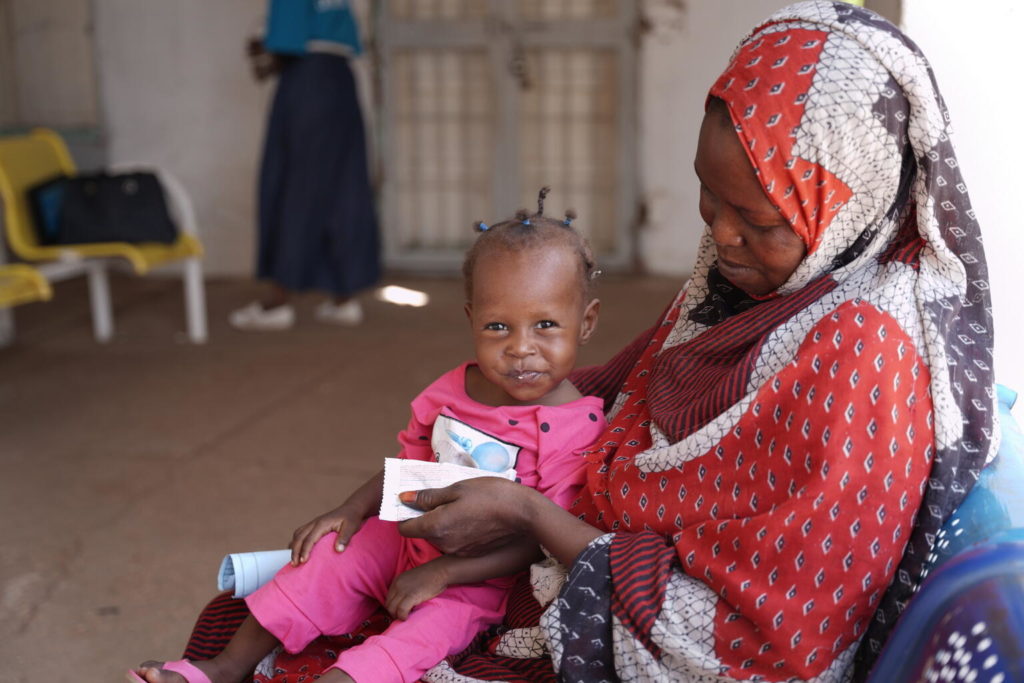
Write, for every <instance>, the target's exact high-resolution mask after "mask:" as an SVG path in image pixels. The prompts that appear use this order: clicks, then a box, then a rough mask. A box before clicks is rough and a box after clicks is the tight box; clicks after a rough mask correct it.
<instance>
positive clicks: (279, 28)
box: [229, 0, 380, 330]
mask: <svg viewBox="0 0 1024 683" xmlns="http://www.w3.org/2000/svg"><path fill="white" fill-rule="evenodd" d="M269 10H270V11H269V14H268V17H267V31H266V36H265V38H264V39H263V41H262V44H259V43H257V44H255V45H251V53H252V56H253V60H254V70H255V72H256V75H257V78H261V77H265V76H267V75H269V74H270V73H273V72H274V71H279V73H280V80H279V82H278V85H277V91H276V93H275V95H274V102H273V105H272V108H271V112H270V118H269V120H268V123H267V133H266V139H265V142H264V148H263V161H262V166H261V171H260V181H259V206H258V209H259V240H258V255H257V267H256V275H257V277H258V278H259V279H261V280H266V281H268V288H267V291H266V293H265V294H264V296H263V297H262V298H261V299H260V300H258V301H255V302H253V303H251V304H249V305H247V306H245V307H244V308H240V309H238V310H236V311H234V312H233V313H231V315H230V316H229V321H230V323H231V324H232V325H233V326H234V327H236V328H238V329H241V330H286V329H289V328H291V327H292V325H294V324H295V309H294V307H293V305H292V303H291V299H292V295H293V294H294V293H296V292H303V291H307V290H318V291H323V292H327V293H328V294H329V298H328V299H327V300H325V301H323V302H322V303H321V304H320V305H319V306H318V307H317V308H316V318H317V319H318V320H321V321H323V322H330V323H337V324H340V325H358V324H359V323H360V322H362V320H363V311H362V307H361V306H360V303H359V300H358V299H357V298H355V296H356V294H357V293H358V292H359V291H361V290H363V289H366V288H368V287H371V286H373V285H374V284H376V282H377V280H378V279H379V277H380V253H379V252H380V244H379V242H380V239H379V236H378V230H377V218H376V214H375V210H374V204H373V201H374V200H373V191H372V189H371V187H370V182H369V177H368V171H367V154H366V137H365V131H364V127H363V118H362V113H361V111H360V108H359V99H358V95H357V89H356V83H355V80H354V78H353V74H352V70H351V68H350V67H349V59H350V58H352V57H355V56H358V55H359V54H361V52H362V46H361V43H360V40H359V31H358V26H357V25H356V20H355V17H354V16H353V14H352V11H351V8H350V7H349V3H348V1H347V0H271V2H270V6H269Z"/></svg>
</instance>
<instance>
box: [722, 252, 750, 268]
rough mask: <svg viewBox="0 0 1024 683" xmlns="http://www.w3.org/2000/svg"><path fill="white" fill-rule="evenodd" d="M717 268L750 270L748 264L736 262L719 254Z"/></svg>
mask: <svg viewBox="0 0 1024 683" xmlns="http://www.w3.org/2000/svg"><path fill="white" fill-rule="evenodd" d="M718 269H719V270H730V271H732V272H738V271H741V270H750V266H745V265H743V264H742V263H736V262H735V261H730V260H728V259H724V258H722V257H721V256H719V257H718Z"/></svg>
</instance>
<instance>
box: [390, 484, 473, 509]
mask: <svg viewBox="0 0 1024 683" xmlns="http://www.w3.org/2000/svg"><path fill="white" fill-rule="evenodd" d="M457 487H458V484H452V485H451V486H446V487H444V488H443V489H421V490H419V491H402V492H401V493H399V494H398V500H400V501H402V503H403V504H404V505H408V506H409V507H411V508H415V509H417V510H423V511H427V510H433V509H434V508H436V507H437V506H438V505H444V504H445V503H451V502H452V501H454V500H455V499H456V498H458V497H459V496H458V489H457Z"/></svg>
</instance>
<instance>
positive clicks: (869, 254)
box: [190, 0, 998, 683]
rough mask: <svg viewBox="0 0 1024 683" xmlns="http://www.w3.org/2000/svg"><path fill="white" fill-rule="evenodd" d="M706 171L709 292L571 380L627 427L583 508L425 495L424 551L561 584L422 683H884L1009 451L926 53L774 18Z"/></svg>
mask: <svg viewBox="0 0 1024 683" xmlns="http://www.w3.org/2000/svg"><path fill="white" fill-rule="evenodd" d="M694 167H695V170H696V174H697V180H698V181H699V182H700V186H701V191H700V207H699V208H700V217H701V219H702V220H703V223H704V224H705V227H704V230H703V234H702V237H701V242H700V248H699V253H698V257H697V262H696V264H695V265H694V270H693V276H692V279H691V280H690V281H689V282H688V284H686V285H685V286H684V288H683V290H682V291H680V293H679V294H678V296H677V297H676V299H675V300H674V301H673V302H671V304H670V305H669V306H668V307H667V309H666V310H665V312H664V314H663V315H662V316H660V317H659V318H658V319H657V320H656V321H655V324H654V325H653V326H652V327H651V328H650V329H649V330H647V331H646V332H644V333H643V334H641V335H640V336H639V337H638V338H637V339H636V340H635V341H634V343H632V344H631V345H629V346H628V347H627V348H626V349H624V350H623V351H621V352H620V353H619V355H618V356H616V357H615V358H614V359H612V360H611V361H610V362H609V363H607V364H606V365H604V366H601V367H598V368H589V369H584V370H582V371H580V372H578V373H576V374H574V375H573V376H572V379H573V382H574V383H575V384H576V386H577V387H579V389H580V391H582V392H584V393H588V394H596V395H599V396H603V397H605V399H606V401H607V403H606V405H608V406H611V408H610V410H609V424H608V427H607V428H606V430H605V431H604V433H603V434H602V435H601V437H600V438H599V439H598V440H597V441H596V442H595V444H594V446H593V447H592V448H591V449H590V453H589V454H588V455H587V460H588V466H587V482H586V485H585V486H584V488H583V490H582V491H581V492H580V496H579V498H578V500H577V502H576V503H575V504H574V505H573V506H572V507H571V508H570V509H569V510H568V511H564V510H561V509H560V508H557V507H555V506H552V505H549V504H548V503H547V502H546V501H545V500H544V499H543V498H542V497H540V496H538V495H536V493H535V492H533V491H531V490H530V489H527V488H525V487H515V486H513V485H511V484H509V483H508V482H502V481H499V480H496V479H494V478H482V479H476V480H473V481H464V482H459V483H458V484H455V485H453V486H450V487H447V488H444V489H434V490H425V491H420V492H419V493H418V494H412V495H410V496H409V497H408V499H409V500H410V502H413V503H414V504H415V505H417V506H419V507H421V508H423V509H427V510H429V512H427V513H426V514H424V515H423V516H421V517H418V518H416V519H412V520H408V521H405V522H402V523H401V525H400V531H401V532H402V533H403V534H405V535H407V536H411V537H416V538H425V539H427V540H429V541H430V542H431V543H433V544H434V545H435V546H436V547H438V548H440V549H441V550H443V551H445V552H449V553H456V554H465V555H471V554H476V553H479V552H482V551H486V550H488V549H490V548H492V547H497V546H499V545H500V544H501V543H503V542H505V541H506V539H507V538H509V537H515V538H522V537H524V536H525V537H527V538H533V539H535V540H536V541H537V542H539V543H540V544H541V545H542V546H543V547H544V548H545V549H546V550H547V551H548V552H549V553H550V554H551V555H552V556H554V557H555V558H557V559H558V560H559V562H561V564H562V565H564V566H565V567H566V568H567V575H566V578H565V581H564V584H563V585H562V586H561V587H560V588H559V589H555V588H553V587H552V586H551V585H550V581H548V583H547V584H546V585H542V584H541V583H539V582H538V583H536V584H535V585H533V586H530V585H529V584H523V585H522V590H521V591H514V592H513V594H512V596H510V598H509V608H508V613H507V615H506V619H505V622H504V625H503V627H502V628H500V629H497V630H496V631H495V633H494V634H492V635H493V637H491V638H489V639H487V641H486V642H484V643H483V644H482V645H480V646H479V647H474V648H472V649H470V650H468V651H467V652H465V653H463V654H462V655H460V656H458V657H454V658H451V659H450V660H449V661H446V662H444V663H442V664H441V665H439V666H438V667H435V668H434V669H432V670H431V671H429V672H427V674H426V675H425V676H424V680H427V681H463V682H464V683H465V682H466V681H473V680H478V681H479V680H490V681H522V680H528V681H555V680H560V681H588V682H589V681H601V680H611V681H614V680H627V681H686V682H688V683H692V682H705V681H716V682H728V681H750V680H760V681H801V680H802V681H809V680H813V681H816V682H818V683H825V682H831V681H845V680H848V679H849V678H850V676H851V673H852V675H853V677H854V678H855V679H863V678H864V677H866V676H867V674H868V672H869V671H870V668H871V665H872V662H873V660H874V658H875V656H876V655H877V653H878V651H879V649H880V648H881V645H882V643H884V641H885V639H886V636H887V635H888V631H889V629H891V628H892V626H893V624H894V623H896V620H897V617H898V615H899V613H900V610H901V608H902V606H903V605H904V604H905V603H906V602H907V601H908V600H910V599H911V596H912V595H913V592H914V589H915V586H916V585H917V584H918V582H919V581H920V580H921V577H922V575H923V572H924V570H925V568H926V567H927V563H928V555H929V552H930V551H931V549H932V543H933V542H934V539H935V536H936V534H937V532H938V530H939V529H940V528H941V526H942V524H943V522H944V521H945V520H946V518H947V517H948V516H949V515H950V513H951V512H952V511H953V510H954V509H955V508H956V507H957V505H959V504H960V502H961V501H962V500H963V498H964V496H965V495H967V493H968V491H970V489H971V487H972V485H973V483H974V481H975V480H976V479H977V477H978V476H979V472H980V470H981V468H982V467H983V466H984V465H985V464H986V463H987V462H988V461H989V460H990V459H991V458H992V457H993V456H994V455H995V453H996V450H997V446H998V444H997V441H998V436H997V435H998V429H997V425H996V424H995V419H996V408H995V391H994V378H993V374H992V369H991V357H992V338H993V332H992V318H991V300H990V296H989V286H988V276H987V272H986V266H985V253H984V249H983V248H982V241H981V232H980V229H979V226H978V224H977V221H976V220H975V216H974V212H973V210H972V209H971V204H970V199H969V197H968V194H967V188H966V185H965V184H964V181H963V178H962V177H961V176H960V170H959V165H958V164H957V161H956V154H955V153H954V151H953V147H952V142H951V140H950V124H949V119H948V115H947V112H946V108H945V105H944V104H943V101H942V97H941V96H940V94H939V91H938V89H937V86H936V82H935V78H934V75H933V74H932V72H931V69H930V67H929V66H928V62H927V60H926V58H925V57H924V55H922V54H921V51H920V50H919V49H918V47H917V46H916V45H915V44H914V43H913V41H911V40H910V39H909V38H908V37H907V36H905V35H904V34H903V33H901V32H900V31H899V30H898V29H897V28H896V27H894V26H892V25H891V24H889V23H888V22H887V21H885V20H884V19H882V18H881V17H879V16H877V15H876V14H874V13H872V12H869V11H867V10H864V9H860V8H856V7H853V6H851V5H848V4H846V3H842V2H828V1H826V0H816V1H814V2H803V3H799V4H796V5H792V6H789V7H786V8H784V9H781V10H779V11H778V12H777V13H775V14H774V15H773V16H771V17H769V19H768V20H767V21H766V22H765V23H763V24H762V25H760V26H758V27H756V28H755V29H754V31H753V32H752V33H751V34H750V35H749V36H748V37H747V38H746V39H745V40H744V41H743V42H742V43H741V44H740V46H739V48H737V50H736V52H735V53H734V55H733V58H732V60H731V61H730V63H729V64H728V66H727V67H726V69H725V72H724V73H723V74H722V75H721V76H720V77H719V79H718V80H717V81H716V82H715V83H714V85H713V86H712V87H711V91H710V93H709V98H708V99H707V100H706V113H705V117H704V121H703V124H702V126H701V129H700V133H699V137H698V146H697V155H696V159H695V163H694ZM496 500H500V501H501V503H502V504H501V505H494V501H496ZM547 578H549V577H547ZM212 604H213V605H214V606H215V607H216V609H211V610H210V611H208V612H206V613H205V614H204V615H203V616H202V617H201V618H200V622H199V627H198V628H197V631H196V633H197V634H199V633H207V634H211V635H212V638H211V640H208V641H206V643H205V644H206V645H207V646H211V647H212V646H214V643H213V642H212V640H215V639H216V631H214V630H212V627H213V625H214V624H218V617H219V615H222V614H226V613H229V610H230V606H229V605H230V604H225V601H224V600H223V599H218V600H216V601H215V603H212ZM219 623H220V624H221V625H223V622H219ZM368 632H369V631H366V632H364V633H362V634H361V635H365V634H366V633H368ZM200 644H202V640H201V639H199V638H196V639H195V640H194V641H193V642H192V643H191V644H190V649H191V648H196V647H198V646H199V645H200ZM338 647H344V643H343V642H341V641H328V640H326V639H324V640H321V641H319V642H317V643H315V644H313V645H311V646H310V647H309V648H307V655H308V656H313V655H314V654H316V653H318V652H323V651H325V650H328V649H332V648H338ZM292 670H293V669H289V668H285V667H283V668H282V672H281V673H280V674H276V673H275V674H273V675H267V676H259V677H258V680H259V681H261V683H262V682H265V681H273V682H274V683H278V682H280V681H285V680H290V679H288V676H289V674H290V672H291V671H292Z"/></svg>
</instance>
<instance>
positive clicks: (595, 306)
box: [580, 299, 601, 346]
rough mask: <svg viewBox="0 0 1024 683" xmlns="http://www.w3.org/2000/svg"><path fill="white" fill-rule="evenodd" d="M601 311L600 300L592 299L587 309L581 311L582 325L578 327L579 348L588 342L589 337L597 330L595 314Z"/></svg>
mask: <svg viewBox="0 0 1024 683" xmlns="http://www.w3.org/2000/svg"><path fill="white" fill-rule="evenodd" d="M600 311H601V301H600V299H592V300H591V301H590V303H589V304H587V307H586V308H585V309H583V323H582V324H581V325H580V346H582V345H584V344H586V343H587V342H588V341H590V337H591V335H593V334H594V330H596V329H597V314H598V313H599V312H600Z"/></svg>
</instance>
